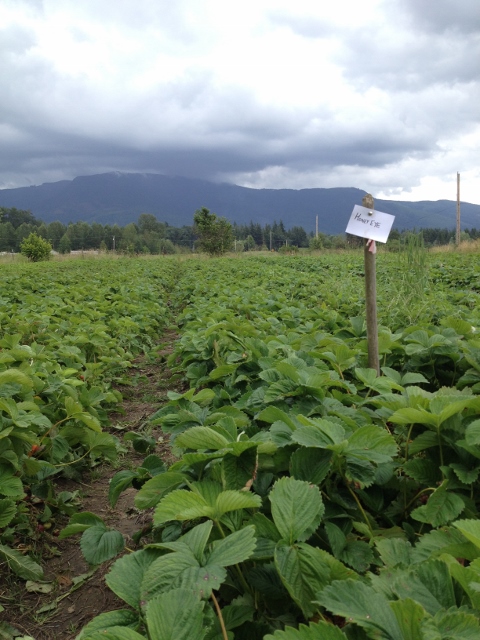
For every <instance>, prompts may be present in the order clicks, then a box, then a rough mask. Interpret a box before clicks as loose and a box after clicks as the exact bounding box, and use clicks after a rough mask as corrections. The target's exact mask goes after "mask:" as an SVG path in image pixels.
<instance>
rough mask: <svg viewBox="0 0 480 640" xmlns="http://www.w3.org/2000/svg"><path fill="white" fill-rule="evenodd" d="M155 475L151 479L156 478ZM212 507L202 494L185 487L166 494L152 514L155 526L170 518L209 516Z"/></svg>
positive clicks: (189, 518)
mask: <svg viewBox="0 0 480 640" xmlns="http://www.w3.org/2000/svg"><path fill="white" fill-rule="evenodd" d="M157 477H159V478H161V477H162V476H156V477H155V478H152V480H156V479H157ZM212 515H213V508H212V507H210V506H209V505H208V503H207V501H206V500H205V498H203V496H201V495H199V494H198V493H194V492H193V491H187V490H186V489H177V490H176V491H172V492H171V493H169V494H168V495H166V496H165V497H164V498H163V499H162V501H161V502H160V503H159V504H158V505H157V508H156V509H155V513H154V516H153V522H154V525H155V526H156V527H158V526H159V525H161V524H163V523H164V522H169V521H170V520H193V519H195V518H203V517H211V516H212Z"/></svg>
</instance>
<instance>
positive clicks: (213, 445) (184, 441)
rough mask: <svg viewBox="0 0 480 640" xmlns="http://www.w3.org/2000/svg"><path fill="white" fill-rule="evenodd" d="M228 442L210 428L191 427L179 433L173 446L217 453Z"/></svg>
mask: <svg viewBox="0 0 480 640" xmlns="http://www.w3.org/2000/svg"><path fill="white" fill-rule="evenodd" d="M229 442H230V440H227V438H225V437H224V436H222V435H221V434H220V433H217V432H216V431H214V430H213V429H211V428H210V427H191V428H190V429H187V431H184V432H183V433H181V434H180V435H179V436H177V438H176V439H175V445H176V446H177V447H181V448H183V449H196V450H201V451H204V450H206V449H211V450H213V451H217V450H218V449H224V448H225V447H226V446H227V445H228V443H229Z"/></svg>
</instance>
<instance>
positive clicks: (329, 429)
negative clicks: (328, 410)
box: [292, 420, 345, 449]
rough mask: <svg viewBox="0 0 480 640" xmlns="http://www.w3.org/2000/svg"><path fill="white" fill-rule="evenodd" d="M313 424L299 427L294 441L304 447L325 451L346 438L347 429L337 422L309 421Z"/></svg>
mask: <svg viewBox="0 0 480 640" xmlns="http://www.w3.org/2000/svg"><path fill="white" fill-rule="evenodd" d="M309 422H310V423H311V424H308V425H305V426H301V427H298V429H296V430H295V431H294V433H293V434H292V440H293V441H294V442H298V444H301V445H302V446H304V447H320V448H321V449H324V448H325V447H328V446H330V445H332V444H338V443H340V442H342V440H343V439H344V438H345V429H344V428H343V427H342V426H341V425H340V424H338V423H336V422H330V421H328V420H315V421H314V420H309Z"/></svg>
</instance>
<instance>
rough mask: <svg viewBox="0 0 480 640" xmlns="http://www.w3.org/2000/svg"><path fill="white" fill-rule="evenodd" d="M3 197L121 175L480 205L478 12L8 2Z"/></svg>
mask: <svg viewBox="0 0 480 640" xmlns="http://www.w3.org/2000/svg"><path fill="white" fill-rule="evenodd" d="M0 67H1V69H2V76H1V77H2V89H1V99H0V188H14V187H22V186H27V185H34V184H41V183H44V182H55V181H58V180H64V179H72V178H74V177H76V176H79V175H90V174H96V173H104V172H107V171H124V172H129V171H132V172H141V173H163V174H167V175H178V176H186V177H191V178H200V179H204V180H211V181H216V182H229V183H234V184H238V185H242V186H247V187H253V188H271V189H279V188H290V189H303V188H314V187H324V188H329V187H357V188H360V189H364V190H365V191H368V192H370V193H372V194H373V195H374V197H377V198H386V199H394V200H440V199H444V198H445V199H449V200H455V199H456V197H457V172H459V173H460V176H461V192H460V195H461V200H462V201H464V202H472V203H476V204H480V160H479V153H478V149H479V147H480V106H479V105H480V0H335V1H334V2H327V1H326V0H294V1H292V0H242V2H230V1H228V0H0Z"/></svg>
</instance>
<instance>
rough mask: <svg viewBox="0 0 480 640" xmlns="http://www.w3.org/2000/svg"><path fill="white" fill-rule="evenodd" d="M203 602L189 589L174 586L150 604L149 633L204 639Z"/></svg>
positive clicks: (167, 638) (166, 638)
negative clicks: (174, 587)
mask: <svg viewBox="0 0 480 640" xmlns="http://www.w3.org/2000/svg"><path fill="white" fill-rule="evenodd" d="M203 606H204V604H203V602H201V601H200V600H199V599H198V598H197V597H196V596H195V594H193V593H192V592H191V591H189V590H187V589H174V590H172V591H169V592H168V593H163V594H161V595H159V596H157V597H156V598H154V599H153V600H151V601H150V602H149V603H148V607H147V616H146V617H147V625H148V632H149V635H150V636H151V637H152V638H155V640H203V638H204V637H205V634H206V629H205V628H204V627H203Z"/></svg>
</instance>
